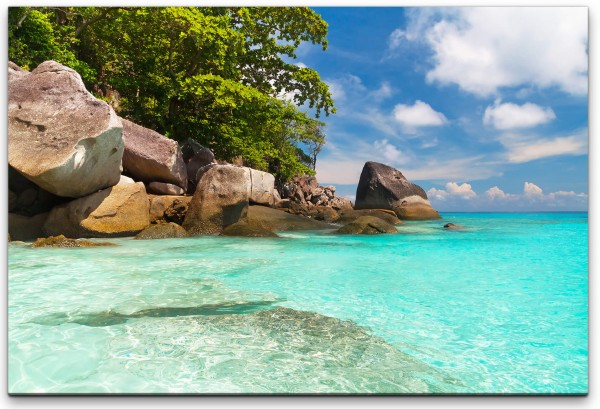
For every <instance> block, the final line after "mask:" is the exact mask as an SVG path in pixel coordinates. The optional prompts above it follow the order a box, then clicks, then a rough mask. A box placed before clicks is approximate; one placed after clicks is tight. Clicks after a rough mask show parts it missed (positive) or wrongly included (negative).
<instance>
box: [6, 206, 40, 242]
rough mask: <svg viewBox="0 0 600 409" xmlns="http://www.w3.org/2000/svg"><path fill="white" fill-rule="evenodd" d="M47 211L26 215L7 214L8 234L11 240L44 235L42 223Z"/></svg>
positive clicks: (35, 237) (23, 239)
mask: <svg viewBox="0 0 600 409" xmlns="http://www.w3.org/2000/svg"><path fill="white" fill-rule="evenodd" d="M47 219H48V213H40V214H36V215H35V216H31V217H27V216H23V215H20V214H15V213H9V214H8V234H9V235H10V238H11V240H20V241H31V240H35V239H37V238H38V237H46V236H47V234H46V232H45V230H44V223H46V220H47Z"/></svg>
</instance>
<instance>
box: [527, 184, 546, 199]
mask: <svg viewBox="0 0 600 409" xmlns="http://www.w3.org/2000/svg"><path fill="white" fill-rule="evenodd" d="M523 194H524V195H525V197H538V198H539V197H542V196H544V191H543V190H542V188H540V187H539V186H538V185H536V184H534V183H530V182H525V185H524V186H523Z"/></svg>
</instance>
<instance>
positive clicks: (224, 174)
mask: <svg viewBox="0 0 600 409" xmlns="http://www.w3.org/2000/svg"><path fill="white" fill-rule="evenodd" d="M249 196H250V172H248V168H244V167H239V166H233V165H217V164H211V165H208V166H205V167H203V168H201V169H200V170H199V171H198V185H197V186H196V191H195V193H194V196H193V197H192V200H191V201H190V204H189V208H188V211H187V214H186V216H185V219H184V221H183V227H184V228H185V229H186V230H187V231H188V233H190V234H191V235H199V234H219V233H221V231H223V229H224V228H225V227H227V226H229V225H230V224H233V223H237V222H238V221H240V220H245V219H246V214H247V212H248V199H249Z"/></svg>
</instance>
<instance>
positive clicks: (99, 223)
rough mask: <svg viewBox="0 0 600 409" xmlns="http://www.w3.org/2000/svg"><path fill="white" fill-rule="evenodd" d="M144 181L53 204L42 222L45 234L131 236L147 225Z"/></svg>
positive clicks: (147, 203)
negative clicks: (54, 205) (56, 204)
mask: <svg viewBox="0 0 600 409" xmlns="http://www.w3.org/2000/svg"><path fill="white" fill-rule="evenodd" d="M149 207H150V202H149V200H148V195H147V194H146V189H145V188H144V184H143V183H141V182H139V183H134V184H121V185H116V186H113V187H111V188H108V189H104V190H101V191H99V192H96V193H94V194H91V195H89V196H86V197H82V198H80V199H76V200H73V201H71V202H69V203H65V204H62V205H59V206H56V207H54V208H53V209H52V211H51V212H50V215H49V216H48V220H47V221H46V223H45V224H44V230H45V231H46V233H47V234H48V235H51V236H57V235H59V234H64V235H65V236H67V237H70V238H80V237H124V236H133V235H135V234H137V233H139V232H140V231H142V230H143V229H145V228H146V227H147V226H148V225H149V224H150V219H149Z"/></svg>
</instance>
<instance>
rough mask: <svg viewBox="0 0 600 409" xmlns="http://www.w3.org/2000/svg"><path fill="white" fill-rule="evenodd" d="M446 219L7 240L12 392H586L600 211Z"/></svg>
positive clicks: (478, 215)
mask: <svg viewBox="0 0 600 409" xmlns="http://www.w3.org/2000/svg"><path fill="white" fill-rule="evenodd" d="M443 216H444V219H443V220H437V221H428V222H407V223H405V224H404V225H402V226H399V234H396V235H380V236H336V235H332V234H325V233H322V232H308V233H306V232H287V233H281V236H282V237H281V238H277V239H257V238H251V239H243V238H228V237H197V238H191V239H172V240H171V239H169V240H154V241H141V240H139V241H138V240H132V239H113V240H111V241H112V242H115V243H117V244H118V246H116V247H98V248H75V249H34V248H30V247H28V246H26V245H24V244H15V243H9V251H8V272H9V306H8V307H9V313H8V314H9V340H8V341H9V350H8V354H9V355H8V358H9V372H8V375H9V376H8V390H9V392H10V393H586V392H587V388H588V339H587V337H588V315H587V314H588V247H587V245H588V230H587V227H588V224H587V214H581V213H579V214H577V213H573V214H460V213H454V214H450V213H447V214H444V215H443ZM446 222H453V223H455V224H460V225H463V226H465V227H466V229H465V230H462V231H445V230H444V229H442V228H441V226H443V224H444V223H446Z"/></svg>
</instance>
